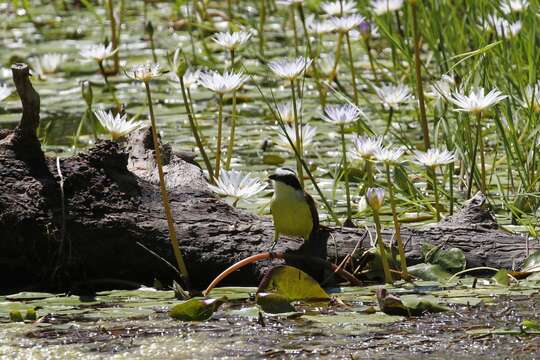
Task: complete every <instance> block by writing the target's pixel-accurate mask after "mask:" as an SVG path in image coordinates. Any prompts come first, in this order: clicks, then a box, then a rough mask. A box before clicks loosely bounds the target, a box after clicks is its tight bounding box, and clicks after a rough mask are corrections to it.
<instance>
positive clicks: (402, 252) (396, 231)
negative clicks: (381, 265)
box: [385, 163, 409, 278]
mask: <svg viewBox="0 0 540 360" xmlns="http://www.w3.org/2000/svg"><path fill="white" fill-rule="evenodd" d="M385 167H386V181H387V182H388V194H389V195H390V207H391V209H392V219H393V221H394V234H395V235H394V236H395V238H396V241H397V244H398V251H399V263H400V265H401V272H402V275H403V276H402V277H404V278H407V277H408V275H409V274H408V271H407V259H406V258H405V246H404V245H403V240H402V239H401V224H400V223H399V219H398V216H397V210H396V200H395V197H394V183H393V182H392V176H391V175H390V164H389V163H386V164H385Z"/></svg>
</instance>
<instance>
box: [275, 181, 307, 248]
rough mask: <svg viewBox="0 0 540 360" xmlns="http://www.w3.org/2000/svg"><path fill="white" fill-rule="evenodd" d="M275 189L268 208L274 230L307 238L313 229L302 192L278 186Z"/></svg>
mask: <svg viewBox="0 0 540 360" xmlns="http://www.w3.org/2000/svg"><path fill="white" fill-rule="evenodd" d="M278 186H279V185H278ZM275 190H276V191H275V193H274V197H273V198H272V203H271V205H270V208H271V209H272V217H273V218H274V226H275V228H276V231H277V232H278V233H279V234H283V235H290V236H301V237H303V238H304V239H305V240H308V239H309V235H310V234H311V230H312V229H313V220H312V217H311V211H310V209H309V205H308V203H307V202H306V200H305V198H304V196H303V193H302V192H299V191H290V190H289V189H279V188H278V187H276V189H275Z"/></svg>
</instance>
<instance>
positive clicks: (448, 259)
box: [421, 244, 467, 273]
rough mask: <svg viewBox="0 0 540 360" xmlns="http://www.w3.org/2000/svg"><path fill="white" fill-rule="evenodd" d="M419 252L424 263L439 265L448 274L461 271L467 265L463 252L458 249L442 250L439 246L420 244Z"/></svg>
mask: <svg viewBox="0 0 540 360" xmlns="http://www.w3.org/2000/svg"><path fill="white" fill-rule="evenodd" d="M421 251H422V256H423V257H424V259H425V262H426V263H429V264H434V265H440V266H441V268H442V269H444V270H446V271H448V272H450V273H455V272H458V271H461V270H463V269H465V267H466V265H467V260H466V259H465V254H464V253H463V250H461V249H458V248H450V249H442V248H441V246H440V245H432V244H422V249H421Z"/></svg>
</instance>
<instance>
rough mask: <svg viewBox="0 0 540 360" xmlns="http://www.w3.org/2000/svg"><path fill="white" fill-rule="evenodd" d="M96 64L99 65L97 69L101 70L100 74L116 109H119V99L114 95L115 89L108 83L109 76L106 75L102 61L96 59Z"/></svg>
mask: <svg viewBox="0 0 540 360" xmlns="http://www.w3.org/2000/svg"><path fill="white" fill-rule="evenodd" d="M98 65H99V71H100V72H101V75H102V76H103V79H104V80H105V85H106V86H107V89H109V90H110V91H111V95H112V97H113V101H114V104H115V105H116V108H117V110H120V101H118V98H117V97H116V90H115V89H114V87H113V86H112V85H111V84H110V83H109V78H108V76H107V73H106V72H105V68H104V67H103V61H98Z"/></svg>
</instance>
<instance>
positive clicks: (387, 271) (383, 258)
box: [373, 209, 393, 284]
mask: <svg viewBox="0 0 540 360" xmlns="http://www.w3.org/2000/svg"><path fill="white" fill-rule="evenodd" d="M373 221H374V222H375V229H376V230H377V247H378V248H379V255H380V256H381V263H382V268H383V271H384V282H385V283H387V284H392V283H393V281H392V275H391V274H390V266H389V265H388V259H387V258H386V250H385V246H384V241H383V238H382V235H381V220H380V218H379V211H378V210H375V209H373Z"/></svg>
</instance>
